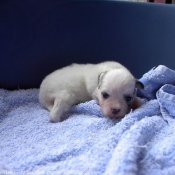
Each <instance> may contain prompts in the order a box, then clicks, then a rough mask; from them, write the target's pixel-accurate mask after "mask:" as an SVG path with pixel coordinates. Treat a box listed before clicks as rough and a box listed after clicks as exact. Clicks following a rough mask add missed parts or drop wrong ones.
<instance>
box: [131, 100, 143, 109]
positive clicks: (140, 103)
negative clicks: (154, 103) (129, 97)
mask: <svg viewBox="0 0 175 175" xmlns="http://www.w3.org/2000/svg"><path fill="white" fill-rule="evenodd" d="M140 106H142V102H141V100H140V99H139V98H138V97H135V98H134V101H133V104H132V106H131V108H132V109H137V108H139V107H140Z"/></svg>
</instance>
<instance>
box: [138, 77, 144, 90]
mask: <svg viewBox="0 0 175 175" xmlns="http://www.w3.org/2000/svg"><path fill="white" fill-rule="evenodd" d="M136 88H137V89H144V85H143V83H142V82H140V81H139V80H137V79H136Z"/></svg>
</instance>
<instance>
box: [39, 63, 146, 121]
mask: <svg viewBox="0 0 175 175" xmlns="http://www.w3.org/2000/svg"><path fill="white" fill-rule="evenodd" d="M137 88H143V85H142V83H141V82H139V81H138V80H136V79H135V78H134V77H133V75H132V74H131V73H130V72H129V70H128V69H126V68H125V67H124V66H122V65H121V64H119V63H117V62H113V61H109V62H103V63H100V64H72V65H71V66H67V67H64V68H62V69H59V70H56V71H55V72H53V73H51V74H50V75H48V76H47V77H46V78H45V79H44V80H43V82H42V84H41V87H40V93H39V100H40V103H41V104H42V105H43V106H44V107H45V108H46V109H48V110H49V111H50V120H51V121H52V122H60V121H61V116H62V114H63V113H64V112H66V111H68V110H69V109H70V108H71V106H72V105H75V104H78V103H82V102H85V101H89V100H91V99H97V100H98V101H99V105H100V106H101V108H102V111H103V113H104V115H105V116H108V117H110V118H121V117H124V116H125V114H127V113H128V112H129V111H130V109H131V106H133V107H134V108H137V107H139V106H140V105H141V102H140V101H139V99H138V98H136V89H137Z"/></svg>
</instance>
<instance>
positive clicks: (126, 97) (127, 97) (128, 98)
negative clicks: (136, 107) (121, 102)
mask: <svg viewBox="0 0 175 175" xmlns="http://www.w3.org/2000/svg"><path fill="white" fill-rule="evenodd" d="M124 98H125V100H126V102H130V101H131V100H132V97H131V96H129V95H127V96H125V97H124Z"/></svg>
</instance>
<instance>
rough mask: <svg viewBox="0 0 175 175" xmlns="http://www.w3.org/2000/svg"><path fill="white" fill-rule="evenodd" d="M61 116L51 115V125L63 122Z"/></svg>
mask: <svg viewBox="0 0 175 175" xmlns="http://www.w3.org/2000/svg"><path fill="white" fill-rule="evenodd" d="M61 121H62V119H61V116H52V114H50V120H49V122H50V123H57V122H61Z"/></svg>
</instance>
